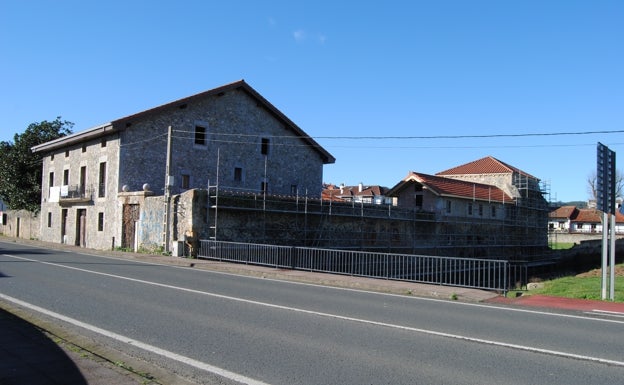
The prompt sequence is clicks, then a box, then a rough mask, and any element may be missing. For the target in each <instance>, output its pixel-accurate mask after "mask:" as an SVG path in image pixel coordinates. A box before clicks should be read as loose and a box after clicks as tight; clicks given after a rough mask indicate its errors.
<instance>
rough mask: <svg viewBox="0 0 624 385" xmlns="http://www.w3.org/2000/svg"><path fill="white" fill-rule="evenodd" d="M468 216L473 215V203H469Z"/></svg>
mask: <svg viewBox="0 0 624 385" xmlns="http://www.w3.org/2000/svg"><path fill="white" fill-rule="evenodd" d="M468 215H472V203H468Z"/></svg>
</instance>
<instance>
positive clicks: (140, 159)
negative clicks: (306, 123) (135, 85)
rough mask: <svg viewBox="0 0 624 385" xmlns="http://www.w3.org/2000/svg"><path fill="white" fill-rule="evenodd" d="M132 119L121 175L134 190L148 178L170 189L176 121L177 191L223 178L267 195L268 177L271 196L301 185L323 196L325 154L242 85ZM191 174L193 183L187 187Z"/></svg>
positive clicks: (228, 185)
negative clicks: (199, 137) (201, 133)
mask: <svg viewBox="0 0 624 385" xmlns="http://www.w3.org/2000/svg"><path fill="white" fill-rule="evenodd" d="M128 124H130V126H129V127H128V128H127V129H126V130H124V131H123V132H122V133H121V138H122V143H124V146H123V147H122V149H121V153H120V154H121V155H120V170H119V174H120V179H119V180H120V184H121V185H127V186H128V187H129V189H130V190H131V191H132V190H139V189H141V186H142V185H143V184H144V183H148V184H149V185H150V186H151V187H152V189H153V190H154V191H155V192H157V193H158V194H159V195H160V194H162V193H163V191H162V190H163V188H164V178H165V164H166V154H167V129H168V127H169V126H171V127H172V129H173V135H172V143H171V147H172V158H171V166H170V172H171V174H172V175H173V176H174V186H173V188H172V193H174V194H179V193H181V192H184V191H185V190H188V189H202V188H204V189H205V188H206V187H207V186H208V184H211V185H215V184H217V182H218V184H219V185H220V186H221V188H224V189H229V190H238V191H252V192H259V191H260V188H261V184H262V182H263V181H266V182H267V185H268V192H269V193H271V194H282V195H286V194H291V193H292V188H293V186H296V188H297V189H298V190H299V193H300V194H305V193H306V192H307V193H308V194H309V195H314V196H316V197H319V196H320V192H321V188H322V173H323V160H322V159H321V157H320V155H319V153H318V152H317V151H316V150H315V149H314V148H312V147H311V146H308V145H304V142H303V141H302V140H301V139H300V138H298V137H296V136H295V135H294V133H292V132H291V131H289V130H288V129H287V127H286V126H285V125H284V123H282V122H280V121H279V120H277V119H276V118H274V117H273V115H272V114H270V113H269V112H268V111H267V110H266V109H265V108H263V107H262V106H261V105H259V104H258V103H257V102H256V101H255V100H254V99H253V98H251V97H250V96H249V95H248V94H247V93H245V92H243V91H241V90H231V91H229V92H226V93H225V94H223V95H221V96H216V95H215V96H214V97H211V98H206V99H204V100H201V101H195V102H193V103H188V104H183V105H181V106H172V107H171V109H170V110H168V111H163V112H161V113H158V114H152V115H149V116H145V117H143V118H142V119H141V120H138V121H131V122H128ZM196 126H202V127H204V128H205V129H206V133H205V140H206V142H205V143H206V144H205V145H199V144H196V143H195V128H196ZM262 138H265V139H268V140H269V145H268V153H267V154H262ZM237 169H238V170H237ZM183 176H185V177H186V178H187V179H188V183H189V186H188V188H184V186H183V185H182V183H183Z"/></svg>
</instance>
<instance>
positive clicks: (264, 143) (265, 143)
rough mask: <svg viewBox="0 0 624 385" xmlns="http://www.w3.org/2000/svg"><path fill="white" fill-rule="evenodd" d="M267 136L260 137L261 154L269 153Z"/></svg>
mask: <svg viewBox="0 0 624 385" xmlns="http://www.w3.org/2000/svg"><path fill="white" fill-rule="evenodd" d="M269 143H270V141H269V138H262V145H261V146H260V153H261V154H262V155H268V154H269Z"/></svg>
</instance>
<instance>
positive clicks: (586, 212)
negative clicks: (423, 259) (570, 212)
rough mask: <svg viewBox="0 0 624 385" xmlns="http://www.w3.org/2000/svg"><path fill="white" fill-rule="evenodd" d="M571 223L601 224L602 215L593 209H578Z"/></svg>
mask: <svg viewBox="0 0 624 385" xmlns="http://www.w3.org/2000/svg"><path fill="white" fill-rule="evenodd" d="M571 221H572V222H586V223H601V222H602V213H601V212H600V211H598V210H595V209H579V210H578V211H577V213H576V215H575V216H574V218H571Z"/></svg>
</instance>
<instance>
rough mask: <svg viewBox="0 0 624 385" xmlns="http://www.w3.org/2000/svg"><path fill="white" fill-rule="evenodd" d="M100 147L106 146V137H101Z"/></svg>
mask: <svg viewBox="0 0 624 385" xmlns="http://www.w3.org/2000/svg"><path fill="white" fill-rule="evenodd" d="M100 145H101V146H102V147H106V138H102V142H101V143H100Z"/></svg>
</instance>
